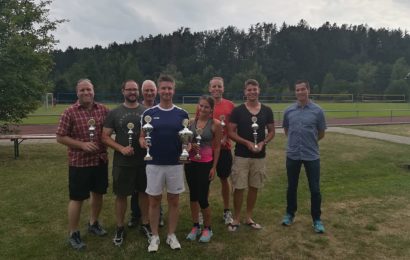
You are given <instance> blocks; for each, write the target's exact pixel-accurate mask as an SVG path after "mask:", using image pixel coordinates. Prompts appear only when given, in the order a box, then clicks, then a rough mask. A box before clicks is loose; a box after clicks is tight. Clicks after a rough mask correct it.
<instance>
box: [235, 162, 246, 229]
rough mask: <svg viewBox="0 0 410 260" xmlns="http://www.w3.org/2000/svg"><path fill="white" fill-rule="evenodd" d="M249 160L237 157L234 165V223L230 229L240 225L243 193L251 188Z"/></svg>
mask: <svg viewBox="0 0 410 260" xmlns="http://www.w3.org/2000/svg"><path fill="white" fill-rule="evenodd" d="M248 178H249V158H243V157H239V156H235V158H234V161H233V165H232V174H231V179H232V187H233V189H234V191H233V208H234V214H233V221H232V223H231V224H232V225H230V227H231V228H232V226H235V225H239V223H240V215H241V209H242V202H243V193H244V191H245V189H246V188H247V187H248V186H249V183H248Z"/></svg>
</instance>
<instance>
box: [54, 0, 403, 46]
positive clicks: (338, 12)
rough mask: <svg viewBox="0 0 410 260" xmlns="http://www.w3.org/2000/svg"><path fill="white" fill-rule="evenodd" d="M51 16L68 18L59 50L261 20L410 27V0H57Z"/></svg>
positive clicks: (58, 34) (58, 33)
mask: <svg viewBox="0 0 410 260" xmlns="http://www.w3.org/2000/svg"><path fill="white" fill-rule="evenodd" d="M49 7H50V16H49V18H51V19H68V20H69V21H68V22H66V23H64V24H60V25H59V28H58V30H56V31H55V32H54V35H55V36H56V38H57V39H58V40H59V41H60V43H59V44H58V45H57V48H58V49H63V50H65V49H66V48H67V47H68V46H72V47H77V48H83V47H92V46H94V45H96V44H98V45H102V46H107V45H108V44H109V43H111V42H114V41H116V42H117V43H123V42H130V41H133V40H134V39H138V38H139V37H140V36H148V35H150V34H151V35H157V34H159V33H162V34H168V33H171V32H173V31H175V30H176V29H178V28H180V27H189V28H191V31H203V30H212V29H219V28H221V27H226V26H228V25H233V26H236V27H237V28H239V29H245V30H246V29H248V28H249V27H250V25H252V24H256V23H262V22H266V23H276V24H278V25H281V24H282V23H283V22H286V23H287V24H291V25H294V24H297V23H298V21H300V20H301V19H304V20H306V21H307V22H308V24H309V25H310V26H312V27H319V26H321V25H322V24H323V23H325V22H326V21H329V22H331V23H337V24H338V25H341V24H355V25H358V24H367V25H369V26H371V27H373V28H380V27H384V28H389V29H398V28H400V29H402V30H408V31H410V18H409V14H410V0H310V1H300V0H283V1H279V0H219V1H217V0H53V3H52V4H51V5H50V6H49Z"/></svg>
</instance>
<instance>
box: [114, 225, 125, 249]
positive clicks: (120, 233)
mask: <svg viewBox="0 0 410 260" xmlns="http://www.w3.org/2000/svg"><path fill="white" fill-rule="evenodd" d="M124 237H125V230H124V227H117V231H116V232H115V237H114V239H113V240H112V242H113V243H114V245H115V246H121V245H122V242H124Z"/></svg>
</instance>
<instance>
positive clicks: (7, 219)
mask: <svg viewBox="0 0 410 260" xmlns="http://www.w3.org/2000/svg"><path fill="white" fill-rule="evenodd" d="M285 141H286V140H285V138H284V136H283V135H282V134H278V135H277V137H275V139H274V142H272V143H271V144H270V145H269V150H268V153H267V154H268V159H269V160H267V162H268V167H267V173H268V179H267V182H266V185H265V187H264V188H263V189H262V190H261V192H260V194H259V197H258V201H257V205H256V210H255V220H256V221H258V222H259V223H260V224H262V225H263V226H264V229H262V230H261V231H256V232H255V231H254V230H250V229H248V228H247V227H246V226H244V225H242V226H241V227H240V229H239V230H238V232H236V233H229V232H228V231H227V229H226V227H225V226H224V225H223V224H222V220H221V212H222V203H221V199H220V195H219V188H220V185H219V181H218V180H216V181H214V182H213V183H212V186H211V193H210V200H211V208H212V210H213V213H214V214H213V225H212V226H213V230H214V237H213V239H212V241H211V243H210V244H199V243H197V242H194V243H193V242H187V241H185V240H184V237H185V235H186V233H187V232H188V231H189V230H190V226H191V223H190V218H189V205H188V194H187V193H184V194H183V195H182V198H181V217H180V222H179V225H178V228H177V236H178V237H179V239H180V241H181V244H182V250H181V251H178V252H173V251H171V250H170V249H169V248H168V247H167V246H166V244H165V240H164V237H165V235H166V228H162V229H161V245H160V249H159V252H158V253H157V254H154V255H150V254H148V253H147V252H146V247H147V242H146V240H145V239H144V238H143V236H142V235H141V234H139V233H138V232H137V231H136V230H129V229H128V230H127V231H128V236H127V238H126V242H125V245H124V246H123V247H122V248H116V247H114V246H113V245H112V242H111V240H112V237H113V233H114V229H115V222H114V207H113V201H114V196H113V195H112V193H111V190H110V192H109V193H108V195H107V196H105V204H104V208H103V212H102V216H101V221H102V222H103V224H104V226H105V227H106V228H107V230H108V231H109V236H108V237H105V238H97V237H93V236H91V235H87V234H86V233H85V231H86V228H85V223H86V221H87V212H88V205H84V208H83V215H82V219H81V223H82V228H81V232H82V234H83V235H84V240H85V242H86V243H87V245H88V248H87V250H86V251H85V252H74V251H72V250H71V249H70V248H69V247H68V246H67V244H66V236H67V233H66V232H67V231H66V227H67V217H66V206H67V201H68V198H67V194H68V192H67V162H66V150H65V148H64V147H63V146H61V145H58V144H41V145H28V144H26V145H23V146H21V157H20V159H18V160H14V159H13V156H12V154H13V152H12V147H11V146H9V147H1V149H0V169H1V170H0V178H1V180H2V181H1V182H0V191H1V200H0V207H1V211H0V218H1V220H2V224H1V225H0V235H1V238H0V240H1V243H0V250H1V258H2V259H17V258H18V259H28V258H30V259H79V258H84V259H118V258H120V259H276V258H278V259H409V258H410V247H409V244H410V235H409V232H408V230H410V222H409V221H407V220H408V219H409V217H410V205H409V203H408V201H409V200H410V193H409V192H408V191H409V186H410V173H409V171H408V170H407V169H405V168H402V167H401V164H402V163H407V162H409V159H408V154H409V153H410V146H406V145H399V144H392V143H387V142H383V141H377V140H369V139H364V138H359V137H354V136H345V135H341V134H333V133H328V134H327V135H326V138H325V139H324V140H322V141H321V143H320V144H321V154H322V159H321V161H322V175H321V176H322V178H321V183H322V196H323V209H322V211H323V215H322V218H323V221H324V223H325V226H326V233H325V234H323V235H318V234H315V233H314V232H313V230H312V228H311V220H310V213H309V212H310V204H309V192H308V188H307V183H306V177H305V176H304V175H303V174H302V175H301V182H300V185H299V210H298V213H297V216H296V222H295V224H294V225H293V226H291V227H282V226H281V225H280V221H281V218H282V216H283V213H284V208H285V191H286V174H285V166H284V159H285V158H284V156H285V151H284V148H285ZM110 183H111V182H110Z"/></svg>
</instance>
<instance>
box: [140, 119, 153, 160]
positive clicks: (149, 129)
mask: <svg viewBox="0 0 410 260" xmlns="http://www.w3.org/2000/svg"><path fill="white" fill-rule="evenodd" d="M151 120H152V118H151V117H150V116H145V117H144V121H145V124H144V126H143V127H142V131H144V133H145V143H146V144H147V154H146V155H145V157H144V161H151V160H152V156H151V155H150V154H149V147H150V146H151V136H149V135H150V133H151V132H152V130H154V127H153V126H152V125H151V124H150V122H151Z"/></svg>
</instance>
